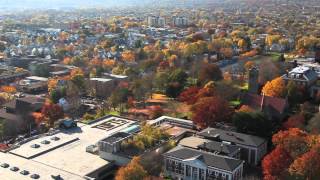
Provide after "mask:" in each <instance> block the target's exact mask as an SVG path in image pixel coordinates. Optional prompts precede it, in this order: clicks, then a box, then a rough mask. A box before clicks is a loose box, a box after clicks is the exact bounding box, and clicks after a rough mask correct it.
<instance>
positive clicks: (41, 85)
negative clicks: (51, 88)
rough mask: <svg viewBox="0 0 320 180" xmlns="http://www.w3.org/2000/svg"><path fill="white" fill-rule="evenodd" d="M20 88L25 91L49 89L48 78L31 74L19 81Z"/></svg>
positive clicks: (35, 91) (32, 91) (33, 91)
mask: <svg viewBox="0 0 320 180" xmlns="http://www.w3.org/2000/svg"><path fill="white" fill-rule="evenodd" d="M18 89H19V90H20V91H22V92H25V93H39V92H43V91H47V90H48V78H44V77H38V76H29V77H26V78H25V79H23V80H20V81H19V82H18Z"/></svg>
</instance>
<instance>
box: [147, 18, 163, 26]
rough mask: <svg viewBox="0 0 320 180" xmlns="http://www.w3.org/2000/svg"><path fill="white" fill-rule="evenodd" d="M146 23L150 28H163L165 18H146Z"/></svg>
mask: <svg viewBox="0 0 320 180" xmlns="http://www.w3.org/2000/svg"><path fill="white" fill-rule="evenodd" d="M147 23H148V25H149V26H152V27H164V26H165V25H166V18H165V17H161V16H148V18H147Z"/></svg>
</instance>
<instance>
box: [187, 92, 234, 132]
mask: <svg viewBox="0 0 320 180" xmlns="http://www.w3.org/2000/svg"><path fill="white" fill-rule="evenodd" d="M191 111H192V113H193V114H192V120H193V121H194V122H195V124H197V125H198V126H199V127H201V128H206V127H209V126H212V125H214V124H215V123H216V122H222V121H226V120H228V119H230V118H231V115H232V110H231V108H230V107H229V103H228V102H227V101H226V100H224V99H223V98H221V97H206V98H201V99H199V100H198V102H197V103H196V104H195V105H194V106H193V107H192V108H191Z"/></svg>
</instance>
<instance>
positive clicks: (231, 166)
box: [164, 146, 243, 171]
mask: <svg viewBox="0 0 320 180" xmlns="http://www.w3.org/2000/svg"><path fill="white" fill-rule="evenodd" d="M164 156H167V157H173V158H178V159H181V160H183V161H187V160H192V159H197V160H199V161H201V162H203V163H204V164H205V165H207V166H210V167H214V168H218V169H222V170H226V171H233V170H235V169H236V168H237V167H239V166H240V165H241V164H242V163H243V161H242V160H238V159H233V158H229V157H225V156H219V155H214V154H212V153H207V152H204V151H199V150H195V149H190V148H185V147H179V146H178V147H176V148H174V149H172V150H170V151H169V152H167V153H165V154H164Z"/></svg>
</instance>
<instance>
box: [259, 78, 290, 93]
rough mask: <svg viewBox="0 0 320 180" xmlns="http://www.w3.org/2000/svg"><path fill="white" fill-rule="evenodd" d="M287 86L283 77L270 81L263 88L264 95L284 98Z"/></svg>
mask: <svg viewBox="0 0 320 180" xmlns="http://www.w3.org/2000/svg"><path fill="white" fill-rule="evenodd" d="M285 90H286V85H285V82H284V80H283V79H282V78H281V77H278V78H275V79H273V80H272V81H268V82H267V83H266V84H265V85H264V87H263V88H262V93H263V94H264V95H266V96H271V97H282V96H284V94H285Z"/></svg>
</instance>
